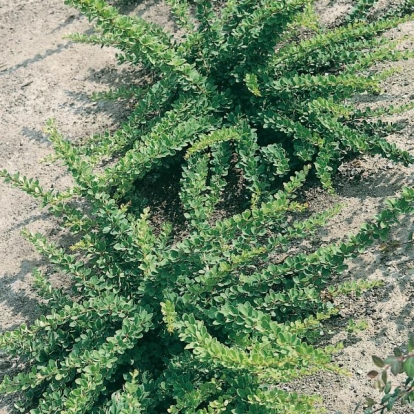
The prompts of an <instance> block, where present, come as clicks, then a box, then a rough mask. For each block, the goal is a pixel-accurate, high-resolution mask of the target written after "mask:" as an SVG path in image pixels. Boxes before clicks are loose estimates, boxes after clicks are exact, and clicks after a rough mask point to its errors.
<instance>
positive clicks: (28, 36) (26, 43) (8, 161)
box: [0, 0, 414, 414]
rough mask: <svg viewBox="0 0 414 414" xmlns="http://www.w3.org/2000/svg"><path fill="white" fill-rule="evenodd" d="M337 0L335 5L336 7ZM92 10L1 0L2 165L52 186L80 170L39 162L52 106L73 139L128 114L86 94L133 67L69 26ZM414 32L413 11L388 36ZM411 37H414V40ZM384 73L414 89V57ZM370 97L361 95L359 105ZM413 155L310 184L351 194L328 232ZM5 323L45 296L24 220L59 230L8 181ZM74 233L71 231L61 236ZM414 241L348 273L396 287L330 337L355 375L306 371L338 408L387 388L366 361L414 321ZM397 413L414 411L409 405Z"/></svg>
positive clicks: (148, 13) (353, 304)
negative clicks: (374, 382) (352, 328)
mask: <svg viewBox="0 0 414 414" xmlns="http://www.w3.org/2000/svg"><path fill="white" fill-rule="evenodd" d="M144 3H145V4H143V3H141V2H131V4H128V3H126V2H124V3H123V4H122V11H123V12H125V13H131V14H135V15H140V16H144V17H147V18H149V19H151V20H153V21H155V22H158V23H161V24H162V25H163V26H164V27H165V28H166V29H170V30H172V29H173V24H172V23H171V22H170V21H169V20H168V13H167V9H166V8H165V6H163V5H162V4H161V2H159V1H156V0H152V1H147V2H144ZM348 4H349V2H338V3H336V4H335V6H332V2H328V1H325V2H320V4H319V9H320V10H321V12H322V13H324V20H325V21H326V22H329V21H330V20H331V21H332V20H333V19H335V18H336V17H337V16H338V15H339V14H340V13H342V12H343V11H345V10H346V9H347V7H348ZM327 9H329V11H326V10H327ZM90 27H91V26H90V25H89V23H88V22H87V19H86V18H84V17H82V16H80V15H79V13H78V12H77V11H76V10H74V9H71V8H68V7H66V6H64V5H63V1H62V0H15V1H13V2H12V1H10V0H0V39H1V43H0V131H1V135H0V168H1V169H3V168H5V169H7V170H9V171H12V172H15V171H20V172H21V173H22V174H24V175H27V176H30V177H36V178H38V179H39V180H40V181H41V182H42V183H43V185H44V186H45V187H46V188H50V187H52V186H54V187H61V186H62V187H63V186H66V185H68V184H70V178H69V177H68V176H67V175H66V174H65V172H64V170H63V169H61V168H60V167H59V166H57V165H55V164H50V163H47V162H46V163H39V160H41V159H43V158H44V157H45V156H47V155H48V154H51V153H52V151H51V148H50V145H49V143H48V141H47V139H46V137H45V135H44V134H43V132H42V128H43V126H44V124H45V121H46V120H47V119H48V118H51V117H53V118H56V120H57V124H58V126H59V129H60V131H61V132H62V133H63V134H64V135H65V136H66V137H67V138H70V139H78V138H81V137H87V136H89V135H91V134H93V133H97V132H101V131H103V130H105V129H106V128H114V127H115V126H116V125H117V123H119V121H120V120H121V119H122V116H124V111H123V109H124V108H122V106H120V105H119V104H101V103H99V104H93V103H91V102H90V101H89V100H88V98H87V96H88V94H90V93H91V92H93V91H100V90H106V89H108V88H109V87H110V86H111V87H112V86H114V84H118V83H122V80H123V79H125V78H131V76H133V75H134V74H133V73H132V72H131V70H129V69H128V68H126V69H125V68H122V67H121V68H120V67H118V66H117V65H116V62H115V59H114V52H113V51H112V50H110V49H100V48H99V47H92V46H85V45H76V44H73V43H72V42H71V41H69V40H63V39H62V36H63V35H64V34H66V33H69V32H77V31H79V32H87V31H88V30H90ZM404 34H411V35H413V34H414V24H412V23H409V24H405V25H404V26H402V27H400V28H399V29H397V30H394V31H392V32H391V33H390V34H389V35H390V36H401V35H404ZM402 47H410V48H412V44H411V43H409V42H407V43H405V44H404V45H403V46H402ZM399 66H401V67H402V71H401V72H400V73H397V74H395V75H394V76H393V77H392V78H390V79H389V80H388V81H387V82H386V83H385V84H384V95H382V96H381V97H380V99H378V102H374V103H371V104H370V105H371V106H375V105H391V104H392V105H396V104H399V103H403V102H409V101H410V100H411V99H414V82H413V81H414V62H413V61H412V60H410V61H405V62H403V63H401V64H399ZM363 98H364V97H360V101H361V105H363V104H364V102H363V101H364V99H363ZM392 120H398V121H401V122H403V123H404V125H405V127H404V129H403V130H402V131H401V132H400V133H398V134H395V135H394V136H392V137H390V140H392V141H393V142H396V143H398V144H399V145H400V146H401V147H403V148H405V149H407V150H409V151H414V132H413V124H414V111H410V112H408V113H406V114H404V115H403V116H401V117H398V118H393V119H392ZM413 173H414V167H410V168H403V167H401V166H396V165H394V164H393V163H390V162H388V161H385V160H380V159H370V158H367V157H362V158H360V159H358V160H355V161H353V162H350V163H348V164H345V165H343V166H342V167H341V173H340V175H339V177H338V181H337V183H336V185H337V189H338V194H337V195H335V196H327V195H326V194H325V193H323V192H321V191H320V190H318V189H310V190H308V192H307V197H308V201H309V203H310V206H311V209H314V210H321V209H323V208H326V207H329V206H332V205H333V204H334V203H338V202H339V203H341V204H343V205H344V208H343V210H342V212H341V213H340V214H339V215H338V216H337V217H336V218H335V219H334V220H333V221H332V223H331V224H330V227H329V228H328V231H327V232H326V234H325V235H324V237H326V240H336V239H340V238H341V237H342V236H343V235H346V234H348V233H349V232H351V231H355V230H356V229H358V228H359V226H360V225H361V224H362V222H363V221H364V220H365V219H367V218H370V217H372V216H373V215H374V214H376V213H377V212H378V211H379V209H380V207H381V205H382V204H383V202H384V199H385V198H386V197H388V196H393V195H394V194H396V193H397V192H398V190H399V189H400V188H401V186H402V185H413ZM0 206H1V209H0V263H1V264H2V265H1V271H0V332H1V331H5V330H9V329H12V328H13V327H16V326H17V325H19V324H21V323H23V322H25V321H30V320H33V318H34V317H35V316H36V314H37V312H38V303H37V301H36V297H35V295H34V293H33V290H32V288H31V281H30V280H31V271H32V269H33V268H34V267H37V266H43V267H44V266H46V265H45V263H44V262H43V261H42V259H41V258H40V257H39V255H37V254H36V253H35V252H34V251H33V249H32V247H31V245H30V244H29V243H27V242H26V241H25V240H24V239H23V238H22V236H21V235H20V231H21V229H22V228H24V227H28V228H29V229H30V230H32V231H41V232H42V233H45V234H46V235H49V236H51V237H52V238H54V239H55V240H60V234H59V232H58V231H57V230H56V228H57V225H56V222H55V221H54V220H53V219H52V218H50V217H49V216H48V215H47V214H45V213H43V212H41V211H40V210H39V209H38V208H37V203H36V202H35V201H33V199H31V198H30V197H28V196H26V195H25V194H23V193H21V192H20V191H17V190H14V189H11V188H10V187H8V186H7V185H6V184H4V183H3V182H1V183H0ZM412 229H413V225H412V218H406V219H404V221H403V222H402V223H401V226H400V228H399V229H397V230H396V232H395V234H394V239H395V240H399V241H400V242H403V243H405V242H410V241H411V237H412V235H411V234H412V233H411V231H412ZM61 242H62V243H64V239H62V241H61ZM413 253H414V250H413V247H412V244H411V243H406V244H401V245H400V246H394V247H392V248H390V249H386V250H382V251H378V250H372V251H369V252H367V253H366V254H364V255H363V256H361V257H360V258H359V259H357V260H355V261H353V262H352V263H350V269H349V271H348V272H347V273H346V274H345V277H346V278H364V279H367V278H368V279H371V278H380V279H382V280H384V281H385V283H386V288H385V289H382V290H376V291H372V292H370V293H368V294H366V295H364V296H363V297H361V298H350V299H349V300H347V301H346V302H345V303H342V307H343V309H342V312H341V315H342V319H341V318H340V319H337V320H336V321H335V324H336V325H339V326H345V325H346V323H347V318H348V317H349V316H352V317H353V318H354V320H355V321H357V322H358V321H361V320H365V321H366V322H367V325H368V328H367V329H366V330H365V331H363V332H362V333H358V334H356V335H347V334H345V333H341V334H337V335H335V336H333V337H331V336H329V335H328V334H327V333H325V334H324V338H325V337H326V339H325V340H326V342H329V341H337V340H343V341H344V342H345V344H346V345H347V347H346V348H345V350H344V351H343V352H341V354H339V355H338V356H337V357H336V361H337V362H338V364H339V365H340V366H342V367H344V368H346V369H348V370H349V371H350V376H349V377H344V378H339V377H336V376H333V375H331V376H329V375H324V376H314V377H312V378H306V379H304V380H303V381H302V383H300V384H299V386H298V389H300V390H301V391H303V392H306V393H311V392H312V393H318V394H321V395H322V396H323V397H324V400H325V404H326V406H327V408H328V412H329V413H337V412H340V413H343V414H348V413H352V412H353V409H354V407H355V405H356V403H357V402H358V401H359V400H361V399H363V398H364V397H366V396H368V395H371V396H374V397H375V396H377V397H378V395H379V394H377V393H376V391H374V390H372V388H371V386H370V381H369V380H368V378H367V376H366V373H367V372H368V371H369V370H370V369H372V368H373V364H372V362H371V355H372V354H377V355H382V356H385V355H387V354H388V353H390V352H391V351H392V349H393V348H394V347H395V346H401V345H404V343H405V342H406V339H407V337H408V333H409V332H410V331H411V332H412V331H413V330H414V329H413V328H414V326H413V325H414V324H413V305H412V303H413V297H414V287H413V283H412V282H413V278H414V270H413V269H414V254H413ZM12 370H13V364H12V363H11V362H10V361H8V360H7V359H6V357H5V356H4V355H2V354H0V379H1V377H2V376H3V375H4V374H6V373H10V372H12ZM12 403H13V401H12V400H11V399H10V398H7V397H1V396H0V414H7V413H10V412H11V407H12ZM395 412H397V413H410V412H414V409H410V408H404V409H399V410H396V411H395Z"/></svg>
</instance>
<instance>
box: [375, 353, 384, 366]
mask: <svg viewBox="0 0 414 414" xmlns="http://www.w3.org/2000/svg"><path fill="white" fill-rule="evenodd" d="M372 361H373V362H374V364H375V365H376V366H377V367H378V368H383V367H384V366H385V363H384V361H383V360H382V359H381V358H380V357H377V356H375V355H373V356H372Z"/></svg>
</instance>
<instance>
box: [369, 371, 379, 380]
mask: <svg viewBox="0 0 414 414" xmlns="http://www.w3.org/2000/svg"><path fill="white" fill-rule="evenodd" d="M378 374H379V372H378V371H375V370H372V371H369V372H368V374H367V375H368V377H370V378H371V379H374V378H376V377H378Z"/></svg>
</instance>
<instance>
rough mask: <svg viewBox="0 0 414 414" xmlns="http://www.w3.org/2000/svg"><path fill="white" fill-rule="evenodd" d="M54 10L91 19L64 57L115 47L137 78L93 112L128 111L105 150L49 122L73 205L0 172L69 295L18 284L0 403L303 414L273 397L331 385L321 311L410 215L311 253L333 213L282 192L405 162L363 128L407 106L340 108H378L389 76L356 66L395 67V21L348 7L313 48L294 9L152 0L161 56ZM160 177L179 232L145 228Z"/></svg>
mask: <svg viewBox="0 0 414 414" xmlns="http://www.w3.org/2000/svg"><path fill="white" fill-rule="evenodd" d="M66 3H67V4H68V5H71V6H75V7H77V8H78V9H79V10H81V11H82V12H83V13H84V14H85V15H86V16H87V17H88V18H89V19H90V20H95V21H96V29H97V33H96V34H93V35H90V36H86V35H82V34H75V35H72V36H71V38H72V39H75V40H77V41H79V42H89V43H96V44H100V45H104V46H115V47H116V48H118V49H119V50H120V53H119V55H117V58H118V60H119V62H120V63H125V62H126V63H130V64H133V65H141V66H142V67H143V68H144V69H145V70H147V71H148V73H151V75H152V76H148V79H151V81H148V84H146V85H144V86H142V87H137V86H136V85H134V86H131V87H128V86H126V87H123V88H121V89H119V90H114V91H110V92H108V93H107V94H98V95H97V96H95V98H96V99H101V98H103V97H106V98H111V99H118V98H125V99H131V102H133V104H134V109H133V111H132V113H131V114H130V116H129V118H128V120H127V121H126V122H125V123H124V124H123V125H122V126H121V127H120V128H119V129H118V130H117V131H116V132H115V133H105V134H103V135H98V136H95V137H93V138H92V139H91V140H90V141H89V142H88V143H87V144H85V145H74V144H71V143H70V142H68V141H66V140H64V139H63V137H62V136H61V135H60V134H59V132H58V130H57V128H56V127H55V125H54V124H53V122H50V123H49V125H48V128H47V131H48V133H49V136H50V140H51V142H52V143H53V145H54V148H55V151H56V156H57V158H59V159H60V160H62V161H63V162H64V164H65V165H66V166H67V168H68V170H69V171H70V173H71V174H72V175H73V178H74V180H75V182H76V184H75V186H74V187H73V188H70V189H68V190H67V191H63V192H58V191H45V190H44V189H43V188H42V187H41V185H40V184H39V182H38V181H37V180H34V179H29V178H26V177H22V176H20V175H19V174H9V173H8V172H7V171H3V172H1V175H2V176H3V177H4V178H5V179H6V181H7V182H10V183H11V185H14V186H16V187H19V188H21V189H22V190H23V191H26V192H27V193H29V194H32V195H33V196H34V197H36V198H38V199H39V200H40V201H41V203H42V205H43V206H46V207H47V208H48V209H49V211H50V212H51V213H52V214H54V215H56V216H57V217H59V219H60V220H61V223H62V225H63V226H64V227H65V228H66V229H67V230H68V231H69V232H70V233H71V234H73V235H76V237H77V238H78V239H77V240H78V241H77V242H76V243H75V244H73V245H72V246H71V247H70V248H69V249H66V250H65V249H62V248H59V247H57V246H56V245H54V244H53V243H52V242H50V241H48V240H47V239H46V238H45V237H44V236H42V235H41V234H31V233H29V232H27V231H26V232H25V236H26V237H27V238H28V239H29V240H30V241H31V242H32V243H33V244H34V246H35V247H36V249H37V250H38V251H39V252H41V253H42V254H43V255H45V256H46V257H47V258H48V260H49V261H50V262H51V263H52V264H53V265H54V266H55V267H56V269H58V270H59V271H61V272H64V273H66V274H67V275H69V276H70V282H71V284H72V291H71V293H66V292H65V291H63V290H59V289H57V288H55V287H53V286H52V285H51V283H50V282H49V281H48V279H47V277H46V276H45V275H43V274H42V273H41V272H40V271H39V270H37V271H35V283H36V286H37V288H38V290H39V293H40V295H41V296H42V297H43V298H44V299H46V300H47V312H46V315H45V316H42V317H40V318H39V319H38V320H36V321H35V322H34V323H33V324H32V325H31V326H26V325H22V326H21V327H20V328H19V329H16V330H14V331H12V332H6V333H4V334H3V335H1V336H0V348H2V349H4V350H5V351H6V352H8V353H9V354H10V355H12V356H16V357H17V356H18V357H19V358H20V359H21V361H22V362H25V363H26V364H27V365H28V366H29V369H28V370H27V371H23V372H21V373H19V374H17V375H16V376H15V377H13V378H9V377H7V376H6V377H5V378H4V380H3V382H2V383H1V385H0V392H2V393H14V392H19V391H24V398H23V399H22V401H21V403H20V406H21V407H22V410H25V409H26V408H27V407H29V408H31V409H32V411H31V412H32V413H33V414H40V413H55V412H59V413H66V414H68V413H73V414H74V413H111V414H115V413H139V412H148V413H164V412H169V413H179V412H185V413H195V412H197V413H219V412H229V413H230V412H233V413H316V412H318V413H319V412H321V410H322V408H321V405H320V404H321V401H320V399H319V398H318V397H316V396H307V395H299V394H297V393H294V392H289V391H286V389H284V387H283V384H286V383H289V382H292V381H294V380H295V379H297V378H300V377H302V376H304V375H307V374H311V373H314V372H316V371H320V370H325V371H333V372H340V369H339V368H337V367H336V366H335V365H333V364H332V363H331V355H332V353H334V352H336V351H337V350H338V349H340V344H339V345H337V346H327V347H323V348H319V347H318V346H317V345H316V343H314V342H313V341H314V339H315V338H316V337H317V335H318V332H319V330H320V325H321V323H323V321H324V320H325V319H327V318H329V317H331V316H332V315H333V314H335V312H336V310H335V308H334V307H333V305H332V303H331V302H330V301H327V300H326V299H325V295H324V294H323V293H324V292H326V291H327V292H329V295H328V296H329V297H334V296H336V295H339V294H347V293H350V292H361V291H363V290H366V289H368V288H370V287H373V286H375V285H376V284H377V283H376V282H366V281H360V282H352V283H346V284H336V285H335V284H333V283H332V277H333V275H336V274H340V273H341V272H342V271H343V270H344V269H346V264H345V260H346V259H347V258H350V257H355V256H356V255H357V254H358V253H359V252H361V251H363V250H364V249H365V248H366V247H368V246H370V245H371V244H372V243H373V242H374V241H375V240H376V239H385V238H386V237H387V234H388V232H389V230H390V228H391V226H392V224H394V223H396V222H397V219H398V216H399V215H400V214H405V213H409V212H411V211H412V210H413V207H412V205H413V199H414V191H413V190H411V189H408V188H406V189H404V190H403V191H402V192H401V195H400V197H399V198H396V199H392V200H389V201H388V205H387V207H386V208H385V209H384V210H383V211H382V212H381V213H380V214H379V215H378V216H377V217H376V218H375V219H374V220H373V221H372V222H369V223H367V224H365V225H364V226H363V227H362V228H361V230H360V231H359V232H358V233H357V234H356V235H354V236H350V237H348V238H347V239H346V240H345V241H343V242H341V243H337V244H330V245H321V244H320V243H318V242H317V240H316V239H315V240H313V242H312V237H313V235H316V234H317V231H318V228H320V227H321V226H323V225H324V224H325V223H326V220H328V219H329V218H330V217H331V216H332V215H333V214H335V212H336V209H335V208H334V209H332V210H330V211H326V212H322V213H319V214H314V215H309V216H306V217H305V216H304V215H303V214H302V212H303V210H304V209H305V208H306V205H305V204H304V203H301V202H300V201H298V200H297V199H296V194H297V192H298V190H299V189H300V187H301V185H302V184H303V182H304V181H305V179H306V176H307V174H308V173H309V171H312V172H313V173H315V174H316V177H318V178H319V180H320V181H321V182H322V184H323V185H324V186H325V188H326V189H328V190H330V191H332V189H333V187H332V174H333V172H334V170H335V168H336V166H337V164H338V163H339V162H340V160H341V159H342V157H344V156H346V155H349V154H356V153H367V154H372V155H374V154H381V155H383V156H385V157H388V158H391V159H393V160H395V161H398V162H403V163H411V162H412V161H413V158H412V156H411V155H410V154H408V153H407V152H405V151H402V150H400V149H398V148H397V147H396V146H394V145H392V144H389V143H388V142H387V141H386V139H385V138H384V135H386V134H387V133H389V132H391V131H393V130H394V128H395V127H394V126H393V125H389V124H384V123H382V122H381V121H378V117H379V116H381V115H384V114H388V113H396V112H399V111H404V110H405V109H408V108H409V106H402V107H399V108H379V109H375V110H372V109H369V108H367V109H364V110H359V109H357V108H356V107H355V106H354V105H353V104H351V103H350V100H349V98H351V97H353V96H354V94H356V93H380V89H381V88H380V82H381V80H382V79H384V78H385V77H386V75H388V73H380V74H376V73H373V72H372V71H371V69H370V68H371V66H372V65H373V64H375V63H376V62H381V61H394V60H399V59H403V58H408V57H410V56H411V55H412V52H411V51H403V52H401V51H397V50H396V49H395V44H396V43H395V41H393V40H389V39H386V38H384V37H381V34H382V33H384V32H385V31H386V30H387V29H389V28H392V27H395V26H397V25H398V24H400V23H402V22H404V21H407V20H409V19H411V15H410V13H411V9H410V8H411V3H410V2H405V3H404V4H403V5H402V6H401V7H400V8H399V9H396V10H394V11H393V12H392V13H391V14H390V15H388V16H387V17H386V18H379V19H377V20H375V21H368V20H367V19H365V17H364V16H365V15H367V16H368V11H369V8H364V7H362V6H363V4H365V3H366V2H364V3H362V2H361V3H358V4H357V5H356V6H355V7H356V8H355V9H354V10H359V9H361V10H362V11H361V12H358V13H355V12H354V11H351V13H350V14H349V15H348V17H347V18H345V19H344V23H343V24H342V25H339V26H338V27H337V28H334V29H332V30H328V29H325V28H323V27H320V25H319V24H318V20H317V16H316V15H315V12H314V10H313V6H312V2H311V1H308V0H286V1H284V2H275V1H273V0H260V1H258V0H255V1H252V0H229V1H227V2H225V3H223V2H221V3H218V2H217V3H215V2H211V1H205V0H198V1H195V2H194V3H190V2H187V1H179V0H170V1H168V2H167V3H169V5H170V6H171V10H172V13H173V15H174V16H175V18H176V21H177V24H179V25H180V26H181V28H182V29H183V31H184V32H185V34H183V35H182V36H181V37H180V38H179V37H174V36H173V34H171V33H166V32H164V31H163V30H162V29H161V28H160V27H158V26H156V25H154V24H151V23H148V22H146V21H144V20H142V19H139V18H131V17H127V16H123V15H120V14H119V13H118V12H117V11H116V9H115V8H113V7H112V6H110V5H108V4H107V3H106V2H105V1H103V0H67V1H66ZM171 171H181V173H180V179H179V180H180V182H179V188H180V190H179V198H180V202H181V205H182V209H183V211H184V218H185V220H186V228H185V231H181V232H177V231H176V223H174V222H173V223H167V222H165V223H162V224H161V225H159V226H155V225H154V224H153V222H152V221H151V220H152V219H153V216H152V213H151V204H150V203H147V202H146V200H145V191H144V190H143V188H142V187H143V183H144V182H145V180H146V179H147V178H148V175H149V173H151V174H153V180H155V181H154V182H153V185H157V184H159V183H160V179H161V180H162V179H163V178H164V177H166V175H168V174H169V172H171ZM157 175H158V176H159V177H161V178H160V179H158V181H157V179H156V176H157ZM230 176H232V177H235V176H236V177H238V185H239V189H241V190H242V192H243V194H244V196H243V197H244V198H245V205H239V204H237V205H233V207H232V208H233V209H235V210H237V211H235V212H230V211H227V210H226V204H225V202H224V201H225V200H224V197H223V195H224V194H225V195H226V199H227V200H228V199H230V200H231V199H232V198H233V196H234V194H233V193H231V192H230V193H227V191H228V189H229V188H233V187H231V186H229V183H230V181H231V180H230V178H229V177H230ZM154 177H155V178H154ZM246 197H247V198H246ZM79 206H81V207H79ZM305 242H306V243H305ZM312 243H313V244H312Z"/></svg>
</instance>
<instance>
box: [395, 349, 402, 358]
mask: <svg viewBox="0 0 414 414" xmlns="http://www.w3.org/2000/svg"><path fill="white" fill-rule="evenodd" d="M394 355H395V356H397V357H400V356H402V351H401V349H400V348H394Z"/></svg>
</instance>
